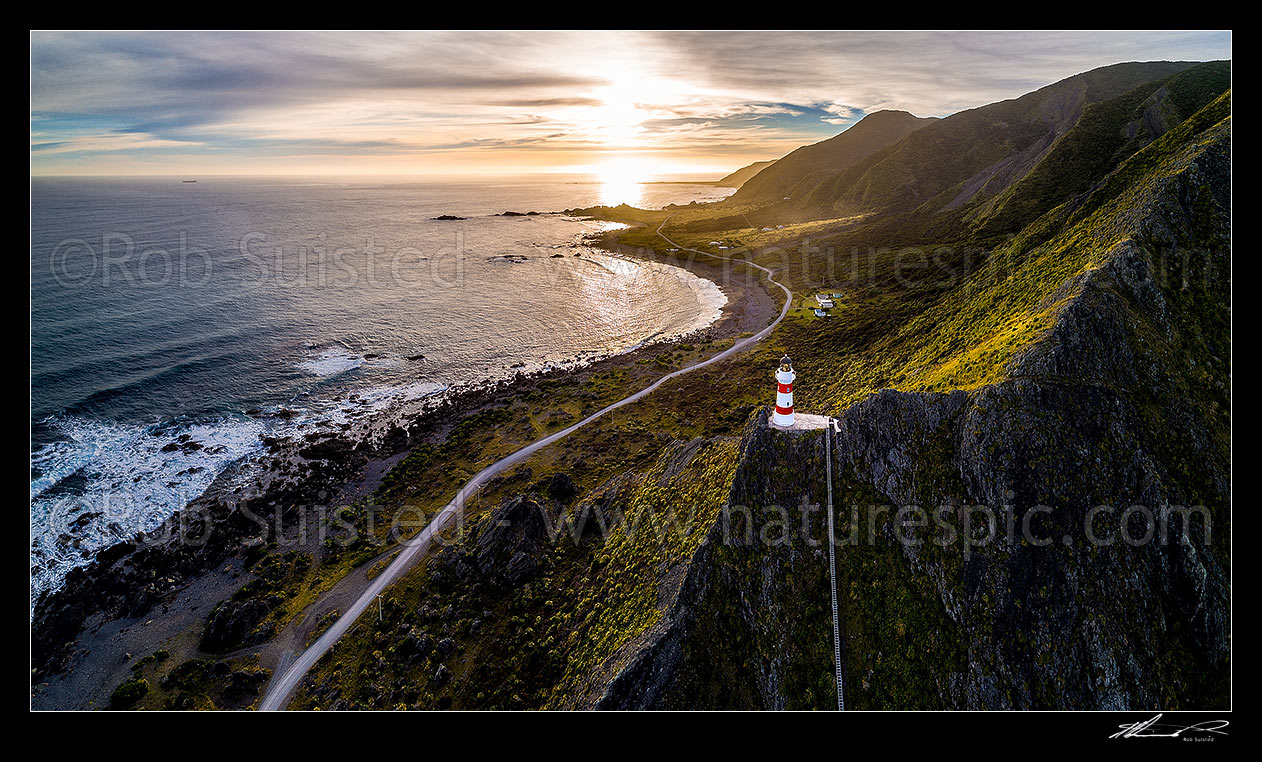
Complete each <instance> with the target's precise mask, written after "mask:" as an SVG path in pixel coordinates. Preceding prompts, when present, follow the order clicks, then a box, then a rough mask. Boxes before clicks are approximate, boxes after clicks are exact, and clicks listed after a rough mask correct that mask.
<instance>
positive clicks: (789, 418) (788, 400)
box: [771, 355, 797, 429]
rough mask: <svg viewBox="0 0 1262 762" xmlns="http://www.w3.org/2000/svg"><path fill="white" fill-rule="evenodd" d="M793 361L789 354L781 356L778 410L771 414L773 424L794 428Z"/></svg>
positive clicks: (778, 377)
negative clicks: (790, 359)
mask: <svg viewBox="0 0 1262 762" xmlns="http://www.w3.org/2000/svg"><path fill="white" fill-rule="evenodd" d="M795 378H797V374H796V373H794V372H793V363H791V362H790V361H789V356H788V355H785V356H784V357H782V358H780V367H779V368H778V369H777V370H776V411H775V413H773V414H772V416H771V425H772V426H777V427H779V428H782V429H791V428H793V422H794V421H793V379H795Z"/></svg>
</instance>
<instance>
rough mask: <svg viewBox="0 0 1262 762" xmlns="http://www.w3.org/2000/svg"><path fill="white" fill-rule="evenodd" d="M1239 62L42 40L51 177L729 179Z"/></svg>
mask: <svg viewBox="0 0 1262 762" xmlns="http://www.w3.org/2000/svg"><path fill="white" fill-rule="evenodd" d="M1230 48H1231V38H1230V33H1225V32H1190V33H1180V32H1130V33H1116V32H1114V33H1080V32H1039V33H1013V32H1001V33H992V32H979V33H926V32H916V33H871V32H864V33H859V32H722V33H710V32H607V31H606V32H583V31H564V32H421V33H395V32H389V33H332V32H303V33H262V32H188V33H170V32H150V33H83V32H74V33H52V32H36V33H32V35H31V120H32V121H31V125H32V133H31V155H32V165H33V168H34V169H35V170H36V171H41V170H47V171H69V170H71V169H75V170H79V169H83V168H89V169H90V168H91V166H92V162H93V157H94V156H98V157H100V156H105V155H109V156H110V157H112V158H111V160H110V167H111V168H117V167H118V166H122V165H124V163H125V159H126V158H127V157H134V158H135V159H136V161H137V162H138V163H140V164H143V167H144V168H145V169H146V171H152V170H153V168H154V167H155V166H160V165H161V164H162V161H163V157H170V161H171V162H172V166H171V171H173V172H180V171H184V169H183V168H184V166H185V165H184V164H177V163H176V162H177V161H179V162H187V161H188V157H189V156H196V155H199V154H208V153H210V152H213V153H214V154H215V159H214V160H215V162H216V164H215V166H217V167H224V168H229V169H231V168H233V167H239V168H240V169H242V170H243V171H251V169H250V168H251V167H253V166H256V164H255V159H256V158H257V157H259V156H270V157H276V156H283V155H284V153H285V149H286V146H292V148H293V151H292V154H293V156H295V157H297V156H308V155H310V153H309V152H310V151H311V150H312V149H313V147H315V146H319V147H320V149H319V150H320V151H321V152H322V154H332V153H336V152H337V151H338V150H342V151H345V152H346V153H345V154H344V156H343V159H344V161H343V162H342V164H346V163H353V161H354V159H355V156H356V153H355V152H356V151H365V152H367V151H371V152H389V151H397V152H398V153H399V155H400V156H416V155H418V154H423V153H425V152H427V151H429V152H440V153H443V154H445V155H450V156H455V155H456V154H458V153H459V152H460V151H462V150H464V151H468V152H470V153H469V154H468V156H469V157H476V158H477V160H478V161H482V162H485V163H488V164H489V163H491V162H492V161H493V157H492V156H491V155H492V154H494V153H495V152H501V153H503V154H504V157H505V158H504V161H505V162H507V163H510V164H511V163H513V162H521V161H522V157H524V156H526V154H525V153H524V152H525V151H527V150H535V151H541V152H542V151H543V150H544V149H547V150H549V151H553V152H555V151H575V152H581V151H587V152H589V153H592V154H593V155H594V154H595V153H598V152H602V151H603V152H610V151H636V152H640V153H645V152H651V151H653V150H657V151H660V152H661V153H663V154H669V155H671V156H678V155H680V154H684V153H687V151H689V150H693V151H694V152H696V153H697V155H698V157H700V158H702V159H704V158H706V157H710V159H711V160H712V161H715V162H719V163H721V162H726V161H734V160H741V159H744V158H771V157H774V156H776V155H780V154H782V153H785V152H787V151H788V150H791V149H792V148H794V147H796V146H797V145H800V144H802V143H806V142H811V141H814V140H819V139H822V138H824V137H827V136H828V135H831V134H835V133H836V132H837V131H838V129H839V128H844V127H845V126H848V125H850V124H853V123H854V122H855V121H857V120H858V119H859V118H862V116H863V115H864V114H866V113H871V112H872V111H875V110H879V109H884V108H899V109H905V110H908V111H911V112H913V113H915V114H918V115H922V116H930V115H932V116H945V115H948V114H950V113H952V112H954V111H957V110H960V109H963V108H972V107H975V106H979V105H982V104H984V103H988V102H992V101H995V100H1000V99H1003V98H1010V97H1014V96H1016V95H1020V94H1022V93H1024V92H1027V91H1029V90H1032V89H1035V88H1037V87H1040V86H1042V85H1045V84H1048V83H1050V82H1053V81H1056V80H1058V79H1062V78H1064V77H1066V76H1070V75H1072V74H1075V73H1078V72H1081V71H1085V70H1087V69H1091V68H1094V67H1096V66H1101V65H1106V64H1109V63H1115V62H1119V61H1125V60H1152V59H1186V60H1204V59H1209V58H1224V57H1230V53H1231V51H1230ZM510 152H511V153H512V154H513V155H512V157H508V156H507V154H508V153H510ZM575 155H576V156H577V155H578V154H575ZM452 161H454V159H452Z"/></svg>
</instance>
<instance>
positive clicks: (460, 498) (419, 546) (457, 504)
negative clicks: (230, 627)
mask: <svg viewBox="0 0 1262 762" xmlns="http://www.w3.org/2000/svg"><path fill="white" fill-rule="evenodd" d="M669 221H670V217H667V218H666V219H665V220H663V221H662V224H661V225H659V226H658V228H657V235H658V236H660V237H661V238H662V239H663V240H665V241H666V242H667V243H669V244H670V245H671V246H674V247H676V248H678V249H681V250H683V251H691V252H694V253H696V254H701V255H702V256H706V257H710V258H712V259H721V260H726V261H730V262H738V263H742V264H745V265H748V266H750V267H753V268H756V269H758V270H760V271H762V272H763V273H764V274H765V275H766V280H767V281H768V282H769V283H772V284H774V285H775V286H777V287H779V289H780V290H781V291H783V292H784V297H785V298H784V307H783V308H782V309H781V310H780V315H779V316H778V317H776V319H775V320H773V321H771V323H770V324H768V325H767V327H766V328H764V329H762V330H761V331H759V332H758V333H756V334H754V335H753V336H750V337H749V338H746V339H741V340H739V341H737V342H736V343H735V344H733V345H732V346H730V347H728V348H727V349H725V350H723V351H722V352H720V353H718V354H717V355H715V356H713V357H711V358H709V359H707V360H702V361H701V362H698V363H696V364H695V365H689V366H688V367H686V368H680V369H679V370H676V371H672V372H671V373H667V374H666V375H664V376H662V377H661V378H659V379H657V380H656V381H654V382H653V383H652V384H650V385H649V386H647V387H645V388H644V389H641V390H640V391H638V392H636V393H635V394H632V395H630V396H629V397H624V398H623V399H621V400H618V401H617V402H614V403H613V404H611V405H609V406H608V407H604V408H601V409H600V410H598V411H596V412H595V413H592V414H591V415H589V416H587V417H586V418H584V419H583V420H581V421H579V422H578V423H575V424H573V425H571V426H569V427H567V428H564V429H562V430H561V431H558V432H556V433H554V434H550V435H548V436H546V437H544V438H543V439H539V440H537V441H535V442H532V443H530V444H528V445H526V446H525V447H523V448H522V449H520V450H518V451H517V452H515V453H513V454H512V455H509V456H507V457H505V458H504V459H502V460H499V461H496V462H495V463H492V464H491V465H489V466H487V467H486V468H484V469H482V470H481V471H479V472H478V473H477V475H475V476H474V477H473V478H472V479H470V480H469V481H468V483H466V484H465V485H464V487H462V488H461V489H460V491H459V492H457V493H456V497H455V498H454V499H453V500H452V501H451V502H450V503H448V504H447V505H446V506H445V507H444V508H443V509H442V510H441V511H439V513H438V515H437V516H435V517H434V520H433V521H431V522H430V523H429V525H428V526H426V527H425V529H424V530H422V531H421V532H420V533H419V534H417V535H416V536H415V537H412V538H410V539H408V540H405V541H403V542H402V543H401V544H402V546H403V549H402V550H401V551H400V552H399V555H398V556H396V557H395V559H394V561H392V562H391V563H390V565H389V566H387V567H386V569H385V571H383V572H382V573H381V574H380V575H378V576H377V577H376V578H375V579H373V580H372V583H371V584H369V585H368V587H367V588H366V589H365V590H364V592H363V593H362V594H361V595H360V596H359V598H358V599H356V601H355V603H354V604H352V605H351V606H350V607H349V608H348V609H347V610H346V613H345V614H343V615H342V616H341V617H340V618H338V620H337V621H336V622H334V623H333V626H331V627H330V628H329V629H328V630H326V631H325V632H324V634H322V635H321V636H320V637H319V638H317V639H316V641H315V642H314V643H312V644H311V645H310V646H308V648H307V650H306V651H303V652H302V654H301V655H300V656H299V657H298V658H297V659H295V660H294V661H292V662H290V663H288V664H287V665H286V666H285V667H284V671H282V672H280V674H279V675H275V676H273V678H272V681H271V682H270V683H269V684H268V686H267V692H266V694H264V696H263V700H262V701H261V702H260V703H259V709H260V710H261V711H277V710H280V709H284V708H285V706H286V704H288V703H289V698H290V696H292V695H293V692H294V690H295V689H296V688H297V687H298V684H299V683H300V682H301V681H302V678H303V677H305V676H306V674H307V672H309V671H310V670H311V668H312V667H313V666H315V663H316V662H317V661H319V660H320V657H321V656H324V655H325V654H326V653H328V651H329V649H330V648H332V647H333V644H334V643H336V642H337V641H338V639H339V638H341V637H342V635H344V634H345V633H346V631H347V630H349V629H350V627H351V625H352V624H354V623H355V620H356V619H357V618H359V615H360V614H362V613H364V611H365V609H367V608H368V607H369V606H371V605H372V604H373V601H375V600H376V598H377V596H378V595H380V594H381V593H382V592H384V591H385V589H386V588H387V587H389V586H390V585H391V584H392V583H394V582H395V581H396V580H397V579H399V577H401V576H403V574H404V572H406V571H407V570H408V569H411V568H412V566H413V565H414V564H415V563H416V561H417V560H418V559H419V558H420V557H421V555H422V554H423V553H424V552H425V550H426V549H427V548H428V547H429V544H430V541H431V540H432V539H433V537H434V533H435V532H438V531H440V530H442V528H443V527H445V526H446V525H447V523H448V522H449V521H451V519H452V518H453V517H455V515H456V513H457V512H458V511H459V510H460V509H461V507H462V506H464V504H465V503H466V502H467V501H468V500H469V498H470V497H472V496H473V495H474V493H476V492H477V491H478V490H479V489H481V488H482V486H483V485H484V484H486V482H487V481H489V480H490V479H492V478H493V477H495V476H496V475H498V474H500V473H501V472H503V471H505V470H507V469H509V468H512V467H513V466H515V465H517V464H518V463H521V462H522V461H524V460H525V459H526V458H529V457H530V456H531V455H533V454H535V453H536V452H538V451H539V450H541V449H543V448H545V447H547V446H549V445H551V444H553V443H555V442H556V441H558V440H560V439H562V438H564V437H567V436H569V435H570V434H573V433H574V432H575V431H578V430H579V429H581V428H583V427H584V426H586V425H587V424H589V423H591V422H592V421H595V420H596V419H597V418H600V417H601V416H603V415H606V414H608V413H610V412H612V411H614V410H617V409H618V408H620V407H622V406H624V405H630V404H632V403H634V402H637V401H639V400H642V399H644V398H645V397H647V396H648V395H650V394H652V393H653V392H654V391H656V390H657V389H658V387H660V386H661V385H662V384H664V383H666V382H667V381H670V380H671V379H674V378H679V377H680V376H682V375H684V374H686V373H691V372H693V371H694V370H700V369H701V368H704V367H706V366H707V365H712V364H714V363H717V362H721V361H723V360H726V359H727V358H729V357H731V356H733V355H735V354H737V353H739V352H743V351H745V350H746V349H749V348H750V347H751V346H753V345H754V344H757V343H758V342H759V341H762V340H763V339H764V338H766V337H767V336H768V334H770V333H771V332H772V331H773V330H775V327H776V326H777V325H779V324H780V321H782V320H784V318H785V316H786V315H788V314H789V308H790V307H791V306H792V305H793V292H792V291H790V290H789V289H788V288H787V287H785V285H784V284H782V283H780V282H779V281H777V280H776V279H775V277H774V275H775V273H773V272H772V271H771V270H769V269H767V268H766V267H763V266H762V265H757V264H754V263H753V262H750V261H749V260H747V259H741V258H739V257H724V256H720V255H718V254H711V253H710V252H708V251H701V250H700V249H692V248H688V247H686V246H680V245H679V244H677V243H675V242H674V241H672V240H671V239H669V238H667V237H666V234H665V233H663V232H662V228H664V227H666V223H667V222H669ZM283 663H284V662H282V664H283Z"/></svg>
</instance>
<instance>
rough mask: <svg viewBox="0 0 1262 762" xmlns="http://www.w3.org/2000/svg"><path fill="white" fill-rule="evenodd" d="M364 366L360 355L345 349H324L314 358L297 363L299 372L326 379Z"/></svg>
mask: <svg viewBox="0 0 1262 762" xmlns="http://www.w3.org/2000/svg"><path fill="white" fill-rule="evenodd" d="M363 364H364V358H363V356H362V355H357V354H353V353H351V352H350V351H348V350H346V349H340V348H339V349H326V350H324V351H322V352H320V354H319V355H318V356H316V357H313V358H311V359H309V360H304V361H303V362H300V363H298V367H299V368H300V369H301V370H304V371H306V372H307V373H310V374H311V375H313V376H320V377H322V378H328V377H329V376H336V375H338V374H340V373H345V372H346V371H348V370H354V369H355V368H358V367H359V366H361V365H363Z"/></svg>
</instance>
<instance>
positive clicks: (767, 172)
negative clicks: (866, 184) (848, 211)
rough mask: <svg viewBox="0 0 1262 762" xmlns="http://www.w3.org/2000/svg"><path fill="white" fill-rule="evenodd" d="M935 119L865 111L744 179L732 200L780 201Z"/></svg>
mask: <svg viewBox="0 0 1262 762" xmlns="http://www.w3.org/2000/svg"><path fill="white" fill-rule="evenodd" d="M934 121H936V119H934V118H933V117H926V118H919V117H916V116H913V115H911V114H909V113H907V112H906V111H877V112H874V113H872V114H868V115H867V116H865V117H863V118H862V119H860V120H859V121H858V122H857V123H855V124H854V126H852V127H850V128H849V129H847V130H846V131H845V132H843V133H841V134H840V135H836V136H834V137H831V138H829V139H828V140H824V141H822V142H819V143H814V144H812V145H808V146H802V147H801V148H798V149H797V150H795V151H793V152H792V153H790V154H788V155H787V156H785V157H784V158H782V159H780V160H778V161H776V162H775V163H774V164H772V165H771V166H770V167H767V168H766V169H764V170H762V171H761V172H759V173H758V174H757V175H755V176H754V177H751V178H750V179H748V180H746V182H745V184H744V185H743V186H741V189H740V190H738V191H737V192H736V193H734V194H733V195H732V200H733V202H736V203H748V202H757V201H779V200H780V199H781V197H783V196H787V195H789V194H790V192H791V191H792V189H794V188H796V187H798V186H799V185H800V184H801V183H802V182H803V181H804V180H805V179H806V178H810V177H813V176H814V175H815V174H816V173H819V172H825V171H836V170H842V169H845V168H847V167H850V166H853V165H855V164H857V163H859V162H860V161H862V160H863V159H865V158H866V157H868V156H870V155H871V154H872V153H873V152H875V151H879V150H880V149H882V148H885V147H886V146H890V145H893V144H895V143H897V142H898V141H900V140H902V139H903V138H904V137H906V136H907V135H908V134H910V133H912V132H914V131H915V130H918V129H920V128H922V127H924V126H926V125H928V124H931V123H933V122H934Z"/></svg>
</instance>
